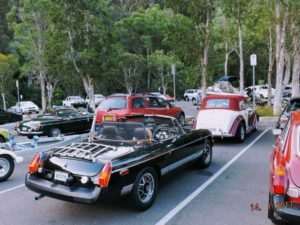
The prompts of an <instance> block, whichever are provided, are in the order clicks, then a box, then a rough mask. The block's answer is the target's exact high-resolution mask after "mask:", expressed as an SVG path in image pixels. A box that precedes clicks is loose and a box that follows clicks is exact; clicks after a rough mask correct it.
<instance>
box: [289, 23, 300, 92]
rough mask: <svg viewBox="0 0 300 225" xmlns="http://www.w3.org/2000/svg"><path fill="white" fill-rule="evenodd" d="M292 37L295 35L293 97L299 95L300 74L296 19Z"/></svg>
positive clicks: (299, 50) (299, 46) (293, 24)
mask: <svg viewBox="0 0 300 225" xmlns="http://www.w3.org/2000/svg"><path fill="white" fill-rule="evenodd" d="M291 28H292V37H293V55H294V63H293V75H292V97H299V95H300V92H299V74H300V65H299V64H300V49H299V48H300V38H299V36H298V35H299V31H298V27H297V26H296V24H295V21H294V20H293V21H292V27H291Z"/></svg>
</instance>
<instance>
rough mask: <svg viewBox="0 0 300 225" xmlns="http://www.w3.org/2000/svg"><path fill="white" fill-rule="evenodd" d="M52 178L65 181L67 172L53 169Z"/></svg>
mask: <svg viewBox="0 0 300 225" xmlns="http://www.w3.org/2000/svg"><path fill="white" fill-rule="evenodd" d="M54 179H55V180H58V181H62V182H65V181H66V180H67V179H68V174H67V173H63V172H58V171H55V173H54Z"/></svg>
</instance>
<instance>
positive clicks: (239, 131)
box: [194, 94, 259, 142]
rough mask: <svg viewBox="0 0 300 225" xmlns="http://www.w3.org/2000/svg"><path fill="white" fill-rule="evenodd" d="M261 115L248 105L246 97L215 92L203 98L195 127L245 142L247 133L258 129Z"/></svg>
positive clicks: (215, 134)
mask: <svg viewBox="0 0 300 225" xmlns="http://www.w3.org/2000/svg"><path fill="white" fill-rule="evenodd" d="M258 120H259V116H258V114H257V113H256V112H255V111H254V110H252V109H249V108H248V107H247V103H246V97H245V96H243V95H235V94H226V95H222V94H218V95H217V94H215V95H209V96H206V97H205V98H204V99H203V100H202V105H201V107H200V111H199V113H198V116H197V118H196V121H195V126H194V127H195V129H207V130H210V131H211V132H212V134H213V135H214V136H219V137H221V138H223V137H235V138H236V140H237V141H238V142H243V141H244V139H245V136H246V134H247V133H249V132H251V131H253V130H254V131H255V130H257V126H258Z"/></svg>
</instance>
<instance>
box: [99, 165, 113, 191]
mask: <svg viewBox="0 0 300 225" xmlns="http://www.w3.org/2000/svg"><path fill="white" fill-rule="evenodd" d="M111 170H112V165H111V162H108V163H105V165H104V167H103V169H102V170H101V172H100V174H99V185H100V186H101V187H107V186H108V183H109V179H110V175H111Z"/></svg>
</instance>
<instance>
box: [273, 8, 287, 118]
mask: <svg viewBox="0 0 300 225" xmlns="http://www.w3.org/2000/svg"><path fill="white" fill-rule="evenodd" d="M276 16H277V14H276ZM279 16H280V15H279ZM277 19H278V20H279V18H277ZM287 22H288V9H285V13H284V20H283V24H282V28H281V30H280V29H279V30H278V29H276V38H278V37H280V42H278V40H276V43H280V45H279V46H276V54H277V52H279V54H278V58H276V60H277V61H276V89H275V98H274V109H273V112H274V114H275V115H278V114H279V113H280V109H281V105H282V91H283V89H282V82H283V71H284V58H285V37H286V26H287ZM276 28H277V25H276ZM277 32H280V34H277ZM278 48H279V49H280V50H279V51H278Z"/></svg>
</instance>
